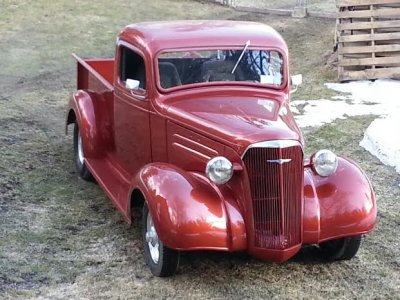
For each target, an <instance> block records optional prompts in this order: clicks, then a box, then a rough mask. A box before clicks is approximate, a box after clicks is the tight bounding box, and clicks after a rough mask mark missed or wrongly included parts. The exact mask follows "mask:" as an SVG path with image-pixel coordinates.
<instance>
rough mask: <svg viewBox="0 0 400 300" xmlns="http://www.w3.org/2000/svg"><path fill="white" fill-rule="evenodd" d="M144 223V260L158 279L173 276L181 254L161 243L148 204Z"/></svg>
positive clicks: (145, 205)
mask: <svg viewBox="0 0 400 300" xmlns="http://www.w3.org/2000/svg"><path fill="white" fill-rule="evenodd" d="M142 221H143V241H144V258H145V260H146V264H147V265H148V266H149V268H150V271H151V273H153V275H155V276H158V277H168V276H171V275H173V274H174V273H175V271H176V269H177V267H178V264H179V252H178V251H176V250H173V249H170V248H168V247H166V246H164V244H163V243H162V242H161V241H160V239H159V238H158V233H157V231H156V228H155V226H154V222H153V218H152V216H151V214H150V211H149V208H148V207H147V204H146V203H145V204H144V206H143V220H142Z"/></svg>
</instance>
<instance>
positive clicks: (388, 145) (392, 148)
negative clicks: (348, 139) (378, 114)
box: [360, 116, 400, 173]
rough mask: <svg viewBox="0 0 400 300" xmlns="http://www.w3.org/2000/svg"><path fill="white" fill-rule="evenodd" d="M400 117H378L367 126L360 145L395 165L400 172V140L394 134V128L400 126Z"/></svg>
mask: <svg viewBox="0 0 400 300" xmlns="http://www.w3.org/2000/svg"><path fill="white" fill-rule="evenodd" d="M399 123H400V122H399V119H398V117H396V116H389V117H386V118H384V119H376V120H374V121H373V122H372V123H371V125H369V127H368V128H367V130H366V131H365V133H364V138H363V139H362V141H361V142H360V146H361V147H363V148H365V149H366V150H368V151H369V152H371V154H373V155H375V156H376V157H377V158H378V159H379V160H380V161H381V162H382V163H384V164H385V165H389V166H392V167H395V169H396V171H397V172H398V173H400V142H399V138H397V141H396V138H395V137H394V136H393V129H395V128H399V125H400V124H399Z"/></svg>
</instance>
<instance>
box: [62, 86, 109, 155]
mask: <svg viewBox="0 0 400 300" xmlns="http://www.w3.org/2000/svg"><path fill="white" fill-rule="evenodd" d="M103 98H105V97H102V95H99V94H93V93H90V92H87V91H83V90H78V91H77V92H75V93H74V95H73V96H72V97H71V99H70V102H69V111H68V116H67V122H66V125H68V124H70V123H72V122H73V121H72V118H71V112H72V111H73V112H74V114H75V117H76V122H77V123H78V125H79V130H80V133H81V136H82V143H83V149H84V152H85V153H84V154H85V157H86V158H99V157H101V156H102V155H103V154H104V152H105V150H106V149H105V148H106V146H107V145H111V141H112V137H111V132H110V127H111V122H110V120H109V118H108V117H107V110H106V109H105V107H104V106H105V103H106V101H107V99H103Z"/></svg>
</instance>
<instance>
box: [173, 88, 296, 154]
mask: <svg viewBox="0 0 400 300" xmlns="http://www.w3.org/2000/svg"><path fill="white" fill-rule="evenodd" d="M168 102H169V103H168V108H167V115H169V116H171V117H172V119H175V120H177V121H179V122H180V123H183V124H184V125H185V126H187V127H190V128H192V129H193V130H195V131H197V132H199V133H201V134H203V135H206V136H208V137H210V138H212V139H214V140H220V141H223V142H224V143H228V144H230V146H231V147H232V148H234V149H236V150H237V151H238V152H241V149H242V150H244V149H245V148H247V146H248V145H250V144H253V143H257V142H261V141H268V140H280V139H283V140H287V139H291V140H300V141H301V142H303V140H302V136H301V132H300V130H299V128H298V126H297V124H296V123H295V121H294V117H293V114H292V112H291V111H290V109H289V107H288V105H287V101H285V99H284V96H283V95H268V97H259V96H238V95H229V96H226V95H214V96H210V95H207V96H206V95H203V96H201V95H198V96H196V95H190V97H186V99H176V100H175V101H174V100H173V101H168Z"/></svg>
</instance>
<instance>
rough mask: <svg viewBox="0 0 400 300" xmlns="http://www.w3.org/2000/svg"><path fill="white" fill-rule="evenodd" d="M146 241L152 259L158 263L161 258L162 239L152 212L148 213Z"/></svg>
mask: <svg viewBox="0 0 400 300" xmlns="http://www.w3.org/2000/svg"><path fill="white" fill-rule="evenodd" d="M146 242H147V245H148V246H149V251H150V256H151V259H152V261H153V262H154V263H155V264H158V260H159V258H160V241H159V239H158V234H157V231H156V228H155V227H154V222H153V218H152V217H151V215H150V213H148V214H147V226H146Z"/></svg>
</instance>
